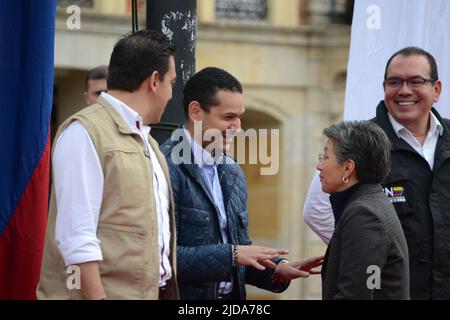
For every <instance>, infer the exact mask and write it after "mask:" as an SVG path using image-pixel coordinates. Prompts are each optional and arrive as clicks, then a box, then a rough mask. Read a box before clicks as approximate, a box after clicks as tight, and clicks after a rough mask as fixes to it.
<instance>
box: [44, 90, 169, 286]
mask: <svg viewBox="0 0 450 320" xmlns="http://www.w3.org/2000/svg"><path fill="white" fill-rule="evenodd" d="M101 96H102V97H103V98H104V99H106V100H107V101H108V102H109V103H110V104H111V106H112V107H113V108H114V109H115V110H116V111H117V112H118V113H119V114H120V116H121V117H122V119H123V120H124V121H125V123H126V124H128V126H129V128H130V129H131V130H132V131H133V132H135V133H136V134H139V135H140V136H141V138H142V140H143V141H144V145H145V147H146V150H147V152H148V153H149V154H150V158H151V162H152V167H153V181H152V183H153V190H154V193H155V202H156V209H157V216H158V230H159V232H158V249H159V250H158V252H159V257H160V261H161V263H160V268H159V275H160V281H159V285H160V286H164V285H165V284H166V281H167V280H168V279H170V278H171V277H172V268H171V266H170V262H169V255H170V218H169V205H170V204H169V187H168V183H167V180H166V177H165V175H164V172H163V170H162V168H161V165H160V163H159V161H158V158H157V157H156V154H155V152H154V150H153V149H152V147H151V145H150V143H149V141H148V135H149V133H150V127H149V126H146V125H143V124H142V117H141V116H140V115H139V114H138V113H137V112H135V111H134V110H133V109H131V108H130V107H128V106H127V105H126V104H124V103H123V102H121V101H120V100H118V99H116V98H114V97H113V96H111V95H109V94H107V93H104V92H103V93H102V94H101ZM52 164H53V173H54V187H55V196H56V205H57V209H58V214H57V216H56V229H55V233H56V234H55V238H56V239H55V240H56V244H57V246H58V248H59V251H60V252H61V255H62V256H63V258H64V262H65V264H66V265H71V264H79V263H83V262H88V261H101V260H103V256H102V252H101V248H100V240H99V239H98V238H97V227H98V220H99V214H100V208H101V205H102V197H103V183H104V177H103V171H102V167H101V165H100V160H99V158H98V155H97V152H96V150H95V147H94V144H93V143H92V140H91V138H90V136H89V134H88V132H87V130H86V128H85V127H84V126H83V124H82V123H81V122H79V121H74V122H73V123H71V124H70V125H69V126H68V127H67V128H66V129H65V130H64V131H63V132H62V133H61V134H60V136H59V139H58V141H56V145H55V149H54V154H53V157H52Z"/></svg>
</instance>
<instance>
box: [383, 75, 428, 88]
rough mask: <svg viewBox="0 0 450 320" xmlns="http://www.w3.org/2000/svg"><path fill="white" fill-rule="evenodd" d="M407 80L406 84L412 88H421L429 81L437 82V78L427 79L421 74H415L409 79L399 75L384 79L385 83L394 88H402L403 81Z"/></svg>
mask: <svg viewBox="0 0 450 320" xmlns="http://www.w3.org/2000/svg"><path fill="white" fill-rule="evenodd" d="M404 82H406V85H407V86H408V87H409V88H410V89H420V88H422V87H423V86H424V85H425V84H426V83H427V82H429V83H431V84H434V83H435V82H436V80H435V79H425V78H423V77H421V76H415V77H411V78H408V79H402V78H397V77H389V78H386V80H384V83H385V84H386V85H387V86H388V87H389V88H392V89H400V88H401V87H403V83H404Z"/></svg>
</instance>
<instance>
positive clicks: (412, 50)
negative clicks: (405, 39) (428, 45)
mask: <svg viewBox="0 0 450 320" xmlns="http://www.w3.org/2000/svg"><path fill="white" fill-rule="evenodd" d="M398 55H401V56H405V57H408V56H414V55H419V56H424V57H425V58H427V60H428V64H429V65H430V78H431V79H433V80H438V79H439V75H438V68H437V64H436V60H435V59H434V57H433V56H432V55H431V53H429V52H428V51H425V50H423V49H422V48H418V47H406V48H403V49H401V50H399V51H397V52H396V53H394V54H393V55H392V56H391V57H390V58H389V60H388V62H387V63H386V68H385V69H384V80H386V78H387V70H388V68H389V64H390V63H391V61H392V59H394V58H395V57H396V56H398Z"/></svg>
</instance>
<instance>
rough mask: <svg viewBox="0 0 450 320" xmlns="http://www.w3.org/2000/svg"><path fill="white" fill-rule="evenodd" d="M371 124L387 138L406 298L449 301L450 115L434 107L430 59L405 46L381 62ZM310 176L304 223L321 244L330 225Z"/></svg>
mask: <svg viewBox="0 0 450 320" xmlns="http://www.w3.org/2000/svg"><path fill="white" fill-rule="evenodd" d="M383 88H384V94H385V96H384V101H381V102H380V103H379V105H378V107H377V112H376V117H375V118H374V119H372V121H374V122H376V123H377V124H378V125H379V126H380V127H381V128H382V129H383V130H384V131H385V132H386V134H387V135H388V137H389V139H390V141H391V143H392V151H391V158H392V159H391V161H392V163H391V172H390V174H389V176H388V177H387V178H386V180H385V181H384V183H383V184H382V186H383V188H384V191H385V193H386V195H387V196H388V197H389V199H390V200H391V202H392V203H393V205H394V207H395V209H396V212H397V214H398V216H399V218H400V222H401V224H402V227H403V231H404V233H405V237H406V240H407V243H408V250H409V260H410V261H409V265H410V290H411V298H412V299H450V120H448V119H444V118H442V117H441V116H440V115H439V113H438V112H437V111H436V110H435V109H434V108H433V104H434V103H436V102H437V101H438V99H439V96H440V94H441V89H442V83H441V81H440V80H439V77H438V70H437V65H436V61H435V59H434V57H433V56H432V55H431V54H430V53H428V52H426V51H425V50H423V49H420V48H416V47H407V48H404V49H401V50H400V51H398V52H396V53H395V54H394V55H393V56H392V57H391V58H390V59H389V60H388V62H387V64H386V69H385V76H384V82H383ZM316 180H317V179H316V178H315V180H313V182H312V185H311V188H310V191H309V194H308V197H307V199H306V203H305V208H304V216H305V222H306V223H307V224H308V225H309V226H310V227H311V228H312V229H313V231H314V232H316V233H317V234H318V235H319V236H320V237H321V238H322V239H323V240H324V241H325V242H327V241H329V239H330V237H331V236H332V233H333V230H334V221H333V220H334V219H333V214H332V211H331V206H330V204H329V199H328V195H327V194H325V193H322V192H321V191H320V188H318V187H317V185H318V184H320V182H318V181H316Z"/></svg>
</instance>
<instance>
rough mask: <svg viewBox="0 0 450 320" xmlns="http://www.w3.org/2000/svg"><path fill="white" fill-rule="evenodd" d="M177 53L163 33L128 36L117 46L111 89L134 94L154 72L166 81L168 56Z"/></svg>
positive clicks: (139, 32) (111, 62)
mask: <svg viewBox="0 0 450 320" xmlns="http://www.w3.org/2000/svg"><path fill="white" fill-rule="evenodd" d="M175 50H176V48H175V46H174V45H172V44H171V43H170V41H169V39H167V37H166V36H164V35H163V34H161V33H158V32H155V31H150V30H139V31H136V32H134V33H128V34H127V35H125V36H124V37H123V38H122V39H120V40H119V41H118V42H117V43H116V45H115V46H114V50H113V52H112V54H111V60H110V62H109V75H108V90H123V91H128V92H133V91H135V90H136V89H138V88H139V86H140V85H141V84H142V82H143V81H144V80H145V79H147V77H149V76H150V75H151V74H152V73H153V72H154V71H158V72H159V74H160V75H161V80H163V79H164V75H165V74H166V73H167V70H168V68H169V56H170V55H173V54H174V53H175Z"/></svg>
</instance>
